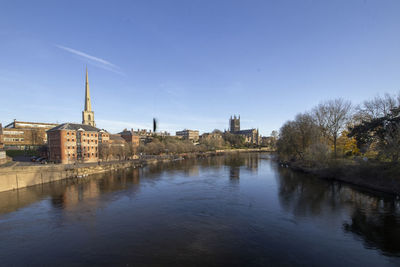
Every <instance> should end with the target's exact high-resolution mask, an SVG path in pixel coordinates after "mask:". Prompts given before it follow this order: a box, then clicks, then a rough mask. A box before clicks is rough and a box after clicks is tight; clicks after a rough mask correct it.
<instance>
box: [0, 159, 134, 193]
mask: <svg viewBox="0 0 400 267" xmlns="http://www.w3.org/2000/svg"><path fill="white" fill-rule="evenodd" d="M141 164H142V163H140V162H139V161H126V162H118V163H109V164H102V165H98V164H86V165H85V166H81V167H79V166H78V167H77V166H74V165H61V164H60V165H47V166H19V167H6V168H1V169H0V192H3V191H8V190H15V189H20V188H24V187H28V186H33V185H38V184H44V183H50V182H55V181H59V180H63V179H67V178H74V177H78V178H80V177H85V176H88V175H90V174H96V173H104V172H108V171H111V170H115V169H122V168H128V167H132V166H140V165H141Z"/></svg>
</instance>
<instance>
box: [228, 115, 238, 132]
mask: <svg viewBox="0 0 400 267" xmlns="http://www.w3.org/2000/svg"><path fill="white" fill-rule="evenodd" d="M229 131H230V132H231V133H234V132H238V131H240V115H239V117H236V115H234V116H233V118H232V116H231V118H230V119H229Z"/></svg>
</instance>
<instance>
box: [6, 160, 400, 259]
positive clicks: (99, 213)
mask: <svg viewBox="0 0 400 267" xmlns="http://www.w3.org/2000/svg"><path fill="white" fill-rule="evenodd" d="M269 157H270V155H268V154H240V155H235V156H220V157H214V158H207V159H204V160H185V161H176V162H172V163H165V164H160V165H156V166H149V167H146V168H144V169H128V170H124V171H118V172H113V173H108V174H104V175H99V176H92V177H90V178H85V179H81V180H68V181H62V182H59V183H53V184H46V185H43V186H35V187H31V188H27V189H24V190H19V191H11V192H5V193H0V265H6V266H9V265H53V266H55V265H66V266H71V265H125V266H127V265H128V266H194V265H196V266H266V265H304V266H310V265H314V266H315V265H317V266H331V265H332V266H334V265H336V266H386V265H387V266H400V202H399V201H398V200H396V199H394V198H393V197H390V196H384V195H379V194H376V193H371V192H363V191H360V189H356V188H354V187H350V186H348V185H343V184H340V183H337V182H331V181H324V180H320V179H316V178H313V177H311V176H308V175H304V174H299V173H294V172H292V171H290V170H288V169H286V168H282V167H279V166H278V165H277V164H276V163H275V162H274V161H272V160H270V159H269Z"/></svg>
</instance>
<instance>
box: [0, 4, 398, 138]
mask: <svg viewBox="0 0 400 267" xmlns="http://www.w3.org/2000/svg"><path fill="white" fill-rule="evenodd" d="M399 14H400V1H396V0H394V1H367V0H364V1H357V0H351V1H348V0H343V1H312V0H308V1H307V0H303V1H295V0H293V1H266V0H265V1H256V0H254V1H234V0H229V1H223V0H212V1H206V0H201V1H200V0H190V1H172V0H171V1H168V0H160V1H152V0H143V1H39V0H38V1H18V0H12V1H2V2H1V3H0V93H1V94H0V97H1V105H0V122H2V123H3V125H4V124H6V123H8V122H11V121H12V120H13V119H17V120H23V121H43V122H59V123H61V122H80V121H81V111H82V109H83V105H84V81H85V67H86V66H87V67H88V69H89V82H90V88H91V97H92V107H93V110H94V112H95V119H96V123H97V126H98V127H100V128H105V129H108V130H110V131H111V132H117V131H120V130H122V129H123V128H151V124H152V118H153V117H156V118H158V121H159V128H160V130H167V131H171V132H174V131H175V130H180V129H183V128H189V129H198V130H200V131H201V132H204V131H212V130H213V129H215V128H219V129H222V130H223V129H225V128H228V119H229V117H230V115H232V114H240V115H241V119H242V121H241V124H242V128H253V127H254V128H259V129H260V132H261V133H262V134H263V135H269V134H270V132H271V131H272V130H274V129H279V127H280V126H281V125H282V124H283V123H284V122H285V121H286V120H289V119H292V118H293V117H294V116H295V114H296V113H298V112H303V111H305V110H308V109H311V108H312V107H313V106H315V105H317V104H318V103H319V102H321V101H324V100H327V99H332V98H336V97H343V98H346V99H349V100H351V101H352V102H353V103H359V102H361V101H363V100H365V99H369V98H372V97H374V96H376V95H378V94H382V93H385V92H388V93H395V92H398V91H399V89H400V86H399V85H400V15H399Z"/></svg>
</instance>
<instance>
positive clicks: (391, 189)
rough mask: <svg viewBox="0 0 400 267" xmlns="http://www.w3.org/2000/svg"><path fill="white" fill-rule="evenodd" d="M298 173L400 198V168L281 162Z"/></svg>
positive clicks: (394, 165) (371, 164) (381, 165)
mask: <svg viewBox="0 0 400 267" xmlns="http://www.w3.org/2000/svg"><path fill="white" fill-rule="evenodd" d="M280 164H282V165H285V166H287V167H289V168H290V169H292V170H293V171H296V172H304V173H308V174H312V175H314V176H316V177H318V178H320V179H326V180H334V181H339V182H343V183H347V184H350V185H354V186H357V187H360V188H362V189H367V190H372V191H376V192H380V193H386V194H390V195H394V196H400V173H399V170H400V166H398V164H383V163H360V162H357V163H354V162H353V164H340V162H338V163H334V164H330V165H329V166H324V167H310V166H307V165H306V164H304V163H303V162H280Z"/></svg>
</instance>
